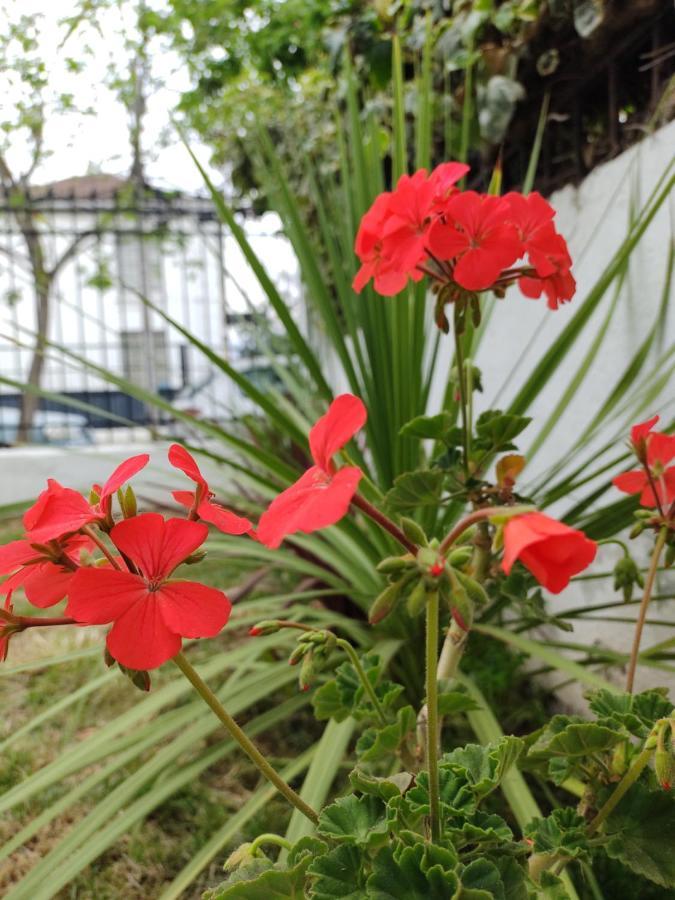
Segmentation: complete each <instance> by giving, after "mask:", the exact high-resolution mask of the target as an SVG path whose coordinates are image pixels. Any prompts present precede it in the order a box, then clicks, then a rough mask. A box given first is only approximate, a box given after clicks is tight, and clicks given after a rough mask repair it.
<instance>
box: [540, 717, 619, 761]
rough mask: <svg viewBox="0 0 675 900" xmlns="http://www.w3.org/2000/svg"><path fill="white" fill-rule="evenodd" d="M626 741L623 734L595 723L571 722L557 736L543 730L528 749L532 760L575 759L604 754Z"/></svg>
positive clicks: (549, 730) (547, 729)
mask: <svg viewBox="0 0 675 900" xmlns="http://www.w3.org/2000/svg"><path fill="white" fill-rule="evenodd" d="M625 740H626V735H625V733H622V732H621V731H618V730H617V729H615V728H608V727H607V726H606V725H598V724H596V723H595V722H572V723H570V724H569V725H567V726H566V727H564V728H563V730H562V731H560V732H558V733H557V734H551V729H550V728H546V729H544V732H543V734H542V735H541V737H540V738H539V739H538V740H537V741H536V743H535V744H533V745H532V747H530V750H529V754H528V755H529V756H530V757H531V758H532V759H550V758H552V757H556V756H557V757H562V758H567V759H569V758H570V757H571V758H575V757H585V756H594V755H595V754H598V753H605V752H606V751H607V750H611V749H612V747H615V746H616V745H617V744H619V743H621V742H622V741H625Z"/></svg>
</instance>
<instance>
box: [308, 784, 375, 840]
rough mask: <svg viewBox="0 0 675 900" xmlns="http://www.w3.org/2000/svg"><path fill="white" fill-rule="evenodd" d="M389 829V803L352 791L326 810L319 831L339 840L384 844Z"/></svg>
mask: <svg viewBox="0 0 675 900" xmlns="http://www.w3.org/2000/svg"><path fill="white" fill-rule="evenodd" d="M388 830H389V826H388V823H387V817H386V807H385V805H384V803H383V802H382V801H381V800H378V798H377V797H372V796H368V795H366V796H363V797H356V796H355V795H354V794H348V795H347V796H346V797H341V798H340V799H339V800H336V801H335V803H331V804H330V806H327V807H326V808H325V809H323V810H322V812H321V815H320V816H319V824H318V825H317V832H318V833H319V834H320V835H322V836H323V837H327V838H331V840H333V841H336V842H338V843H349V844H359V845H363V846H366V847H370V848H373V847H377V846H381V845H382V844H383V843H384V841H385V840H386V836H387V833H388Z"/></svg>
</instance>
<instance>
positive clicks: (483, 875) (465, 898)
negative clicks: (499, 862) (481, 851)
mask: <svg viewBox="0 0 675 900" xmlns="http://www.w3.org/2000/svg"><path fill="white" fill-rule="evenodd" d="M460 878H461V881H462V892H461V894H460V898H461V900H505V896H506V894H505V892H504V885H503V883H502V879H501V876H500V874H499V869H498V868H497V866H496V865H495V864H494V863H493V862H491V861H490V860H489V859H474V860H473V861H472V862H470V863H469V865H468V866H466V868H464V869H462V871H461V873H460Z"/></svg>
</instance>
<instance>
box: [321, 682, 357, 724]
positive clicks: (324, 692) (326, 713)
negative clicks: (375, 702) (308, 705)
mask: <svg viewBox="0 0 675 900" xmlns="http://www.w3.org/2000/svg"><path fill="white" fill-rule="evenodd" d="M312 706H313V707H314V716H315V718H317V719H318V720H319V721H320V722H322V721H324V720H325V719H335V721H336V722H343V721H344V720H345V719H346V718H348V717H349V716H350V715H351V706H347V705H346V704H345V703H344V702H343V700H342V695H341V693H340V691H339V689H338V685H337V681H336V680H335V679H334V678H332V679H331V680H330V681H327V682H326V683H325V684H322V685H321V687H320V688H317V689H316V691H314V695H313V696H312Z"/></svg>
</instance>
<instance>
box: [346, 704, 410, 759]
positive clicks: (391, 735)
mask: <svg viewBox="0 0 675 900" xmlns="http://www.w3.org/2000/svg"><path fill="white" fill-rule="evenodd" d="M416 722H417V714H416V713H415V710H414V709H413V708H412V706H404V707H402V708H401V709H399V710H398V712H397V713H396V721H395V722H394V723H393V724H392V725H386V726H385V727H384V728H382V727H380V726H376V727H373V728H368V729H367V731H364V732H363V734H362V735H361V737H360V738H359V739H358V741H357V743H356V754H357V756H358V758H359V760H360V762H375V761H377V760H379V759H384V758H386V757H387V756H390V755H391V754H393V753H396V751H397V750H398V748H399V747H400V746H401V744H403V742H404V741H405V739H406V738H407V736H408V735H409V734H411V733H412V732H413V731H414V730H415V725H416Z"/></svg>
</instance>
